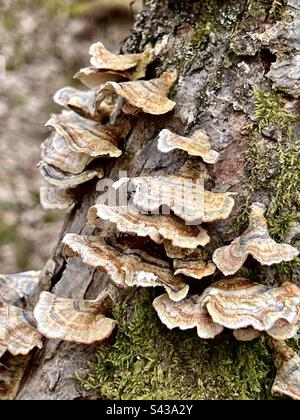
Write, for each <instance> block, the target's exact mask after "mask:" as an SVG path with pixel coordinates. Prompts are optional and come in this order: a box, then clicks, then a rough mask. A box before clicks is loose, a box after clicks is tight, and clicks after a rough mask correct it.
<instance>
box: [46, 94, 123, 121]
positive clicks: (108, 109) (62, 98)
mask: <svg viewBox="0 0 300 420" xmlns="http://www.w3.org/2000/svg"><path fill="white" fill-rule="evenodd" d="M94 96H95V91H94V90H86V91H81V90H78V89H74V88H72V87H64V88H62V89H60V90H59V91H57V92H56V94H55V95H54V98H53V100H54V102H55V103H57V104H58V105H60V106H63V107H65V108H67V109H69V110H71V111H74V112H76V113H77V114H79V115H81V116H82V117H84V118H88V119H90V120H95V121H98V122H105V121H107V120H108V119H109V117H110V116H111V114H112V113H113V111H114V110H115V108H116V107H115V105H109V104H106V103H105V102H102V104H101V108H100V109H99V110H98V113H96V114H94V113H93V112H91V108H92V104H93V102H94Z"/></svg>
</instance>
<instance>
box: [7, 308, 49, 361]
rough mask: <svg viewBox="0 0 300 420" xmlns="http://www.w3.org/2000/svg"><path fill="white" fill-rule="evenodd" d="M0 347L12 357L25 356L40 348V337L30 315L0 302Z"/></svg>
mask: <svg viewBox="0 0 300 420" xmlns="http://www.w3.org/2000/svg"><path fill="white" fill-rule="evenodd" d="M0 345H1V346H2V347H6V348H7V350H8V351H9V352H10V353H11V354H12V355H13V356H17V355H19V354H27V353H29V352H30V351H31V350H32V349H33V348H34V347H39V348H41V347H42V336H41V335H40V333H39V332H38V331H37V330H36V328H35V326H34V320H33V319H32V316H31V313H30V312H28V311H24V310H22V309H19V308H17V307H15V306H12V305H9V304H8V303H6V302H4V301H1V300H0Z"/></svg>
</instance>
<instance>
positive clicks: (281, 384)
mask: <svg viewBox="0 0 300 420" xmlns="http://www.w3.org/2000/svg"><path fill="white" fill-rule="evenodd" d="M270 347H271V350H272V351H273V353H274V359H275V360H274V361H275V366H276V369H277V374H276V377H275V380H274V383H273V386H272V391H271V392H272V395H277V396H288V397H290V398H292V399H294V400H300V357H299V356H298V354H297V353H295V352H294V351H293V350H292V349H291V348H290V347H289V346H288V345H287V344H286V343H285V342H284V341H280V340H272V342H271V344H270Z"/></svg>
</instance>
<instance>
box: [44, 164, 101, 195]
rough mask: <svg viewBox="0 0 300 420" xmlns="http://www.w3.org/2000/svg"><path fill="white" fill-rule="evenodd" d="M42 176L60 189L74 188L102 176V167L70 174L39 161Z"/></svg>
mask: <svg viewBox="0 0 300 420" xmlns="http://www.w3.org/2000/svg"><path fill="white" fill-rule="evenodd" d="M38 168H39V170H40V173H41V175H42V176H43V178H44V179H45V180H46V181H47V182H48V183H49V184H51V185H54V186H56V187H58V188H61V189H68V188H75V187H77V186H78V185H80V184H84V183H85V182H87V181H90V180H91V179H93V178H95V177H97V178H103V176H104V172H103V169H87V170H84V171H83V172H81V173H80V174H77V175H75V174H71V173H68V172H64V171H62V170H61V169H58V168H55V167H54V166H52V165H48V163H46V162H43V161H41V162H40V163H39V164H38Z"/></svg>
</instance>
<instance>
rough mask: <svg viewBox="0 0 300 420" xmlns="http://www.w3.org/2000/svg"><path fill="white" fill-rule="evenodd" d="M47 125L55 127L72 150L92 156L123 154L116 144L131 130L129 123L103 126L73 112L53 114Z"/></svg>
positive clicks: (117, 155) (116, 155)
mask: <svg viewBox="0 0 300 420" xmlns="http://www.w3.org/2000/svg"><path fill="white" fill-rule="evenodd" d="M46 126H48V127H52V128H54V129H55V131H56V133H57V134H58V135H59V136H61V137H63V138H64V140H65V142H66V145H67V147H68V148H69V149H70V150H71V151H72V152H75V153H83V154H85V155H88V156H90V157H91V158H96V157H103V156H109V157H119V156H121V154H122V151H121V150H120V149H118V147H117V146H116V144H117V142H118V141H119V140H120V139H121V138H124V137H125V136H126V135H127V133H128V130H129V123H126V124H125V123H124V122H122V123H121V124H119V125H115V126H108V125H105V126H102V125H100V124H98V123H95V122H94V121H90V120H87V119H84V118H81V117H79V116H77V115H76V114H74V113H73V112H64V113H62V114H60V115H55V116H53V117H52V118H51V119H50V120H49V121H48V122H47V124H46Z"/></svg>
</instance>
